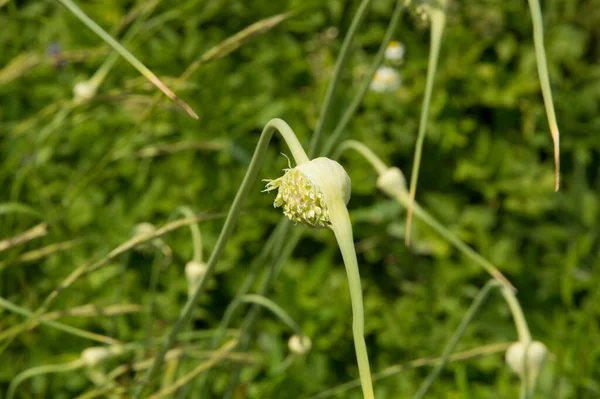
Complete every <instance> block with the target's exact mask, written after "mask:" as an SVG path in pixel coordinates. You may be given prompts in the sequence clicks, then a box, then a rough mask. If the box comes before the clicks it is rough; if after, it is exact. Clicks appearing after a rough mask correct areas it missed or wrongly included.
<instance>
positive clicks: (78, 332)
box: [0, 298, 119, 344]
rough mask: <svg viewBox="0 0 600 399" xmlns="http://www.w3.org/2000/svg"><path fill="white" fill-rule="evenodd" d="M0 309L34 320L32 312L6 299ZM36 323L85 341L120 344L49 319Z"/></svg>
mask: <svg viewBox="0 0 600 399" xmlns="http://www.w3.org/2000/svg"><path fill="white" fill-rule="evenodd" d="M0 307H3V308H5V309H8V310H10V311H11V312H14V313H17V314H19V315H21V316H24V317H28V318H33V317H34V314H33V312H30V311H29V310H27V309H24V308H22V307H20V306H17V305H15V304H14V303H12V302H9V301H7V300H6V299H4V298H0ZM36 321H37V322H38V323H40V324H44V325H46V326H49V327H52V328H55V329H57V330H60V331H63V332H66V333H68V334H71V335H76V336H78V337H81V338H85V339H89V340H92V341H97V342H102V343H105V344H118V343H119V341H117V340H116V339H113V338H110V337H106V336H104V335H100V334H94V333H91V332H88V331H85V330H81V329H79V328H76V327H71V326H68V325H66V324H63V323H60V322H58V321H53V320H48V319H44V318H43V317H40V318H38V319H36Z"/></svg>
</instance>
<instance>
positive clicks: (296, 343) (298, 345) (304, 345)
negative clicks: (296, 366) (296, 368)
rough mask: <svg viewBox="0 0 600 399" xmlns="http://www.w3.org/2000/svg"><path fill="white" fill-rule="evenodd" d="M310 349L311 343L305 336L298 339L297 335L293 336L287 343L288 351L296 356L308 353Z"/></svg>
mask: <svg viewBox="0 0 600 399" xmlns="http://www.w3.org/2000/svg"><path fill="white" fill-rule="evenodd" d="M311 347H312V342H311V341H310V338H308V337H307V336H306V335H304V336H302V337H299V336H298V335H295V334H294V335H292V336H291V337H290V339H289V341H288V348H289V349H290V352H292V353H295V354H296V355H305V354H306V353H308V351H309V350H310V348H311Z"/></svg>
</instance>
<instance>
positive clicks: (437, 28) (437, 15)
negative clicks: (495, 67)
mask: <svg viewBox="0 0 600 399" xmlns="http://www.w3.org/2000/svg"><path fill="white" fill-rule="evenodd" d="M446 1H447V0H440V1H439V4H437V5H435V6H434V5H432V6H430V8H429V10H430V17H431V39H430V40H431V41H430V50H429V67H428V68H427V80H426V83H425V96H424V97H423V105H422V107H421V119H420V120H419V132H418V134H417V143H416V145H415V159H414V161H413V167H412V173H411V176H410V199H411V203H410V204H409V207H408V214H407V217H406V245H407V246H408V245H409V244H410V226H411V220H412V209H413V208H412V202H414V200H415V194H416V192H417V181H418V179H419V167H420V166H421V155H422V153H423V142H424V141H425V131H426V130H427V118H428V116H429V104H430V103H431V93H432V92H433V81H434V78H435V72H436V70H437V64H438V58H439V54H440V45H441V42H442V34H443V32H444V26H445V24H446V10H445V7H446Z"/></svg>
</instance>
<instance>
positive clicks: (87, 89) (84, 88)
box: [73, 80, 96, 101]
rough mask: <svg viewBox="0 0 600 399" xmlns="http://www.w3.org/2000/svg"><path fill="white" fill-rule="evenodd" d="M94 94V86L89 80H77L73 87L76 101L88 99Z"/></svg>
mask: <svg viewBox="0 0 600 399" xmlns="http://www.w3.org/2000/svg"><path fill="white" fill-rule="evenodd" d="M95 95H96V86H95V85H94V84H93V83H92V82H90V81H89V80H86V81H83V82H79V83H77V84H76V85H75V86H74V87H73V96H74V97H75V100H76V101H88V100H90V99H92V98H93V97H94V96H95Z"/></svg>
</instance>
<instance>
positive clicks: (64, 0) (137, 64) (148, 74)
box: [57, 0, 198, 119]
mask: <svg viewBox="0 0 600 399" xmlns="http://www.w3.org/2000/svg"><path fill="white" fill-rule="evenodd" d="M57 1H58V2H59V3H61V4H62V5H63V6H65V7H66V8H67V9H68V10H69V11H71V13H73V15H75V17H77V19H79V20H80V21H81V22H83V23H84V24H85V25H86V26H87V27H88V28H90V29H91V30H92V31H93V32H94V33H95V34H97V35H98V36H100V38H101V39H102V40H104V41H105V42H106V43H107V44H108V45H109V46H111V47H112V48H113V49H114V50H115V51H116V52H118V53H119V54H121V56H122V57H123V58H125V59H126V60H127V62H129V63H130V64H131V65H132V66H133V67H134V68H135V69H137V70H138V71H139V72H140V73H141V74H142V75H144V77H145V78H146V79H148V80H149V81H150V82H151V83H152V84H153V85H155V86H156V87H157V88H158V89H159V90H160V91H162V92H163V93H164V94H165V95H166V96H167V97H169V98H170V99H171V100H173V101H174V102H175V103H177V104H178V105H179V106H180V107H182V108H183V109H184V110H185V111H186V112H187V113H188V114H189V115H190V116H191V117H192V118H194V119H198V115H197V114H196V113H195V112H194V110H192V108H191V107H190V106H189V105H187V104H186V103H185V102H184V101H183V100H181V99H180V98H179V97H177V95H175V93H173V92H172V91H171V89H169V88H168V87H167V86H166V85H165V84H164V83H163V82H161V80H160V79H159V78H158V76H156V75H155V74H154V73H153V72H152V71H151V70H150V69H148V68H147V67H146V66H145V65H144V64H142V62H141V61H140V60H138V59H137V58H136V57H135V56H134V55H133V54H131V53H130V52H129V50H127V49H126V48H125V47H123V46H122V45H121V44H120V43H119V42H118V41H116V40H115V39H114V38H113V37H112V36H111V35H109V34H108V33H107V32H106V31H105V30H104V29H102V28H101V27H100V26H99V25H98V24H96V23H95V22H94V21H93V20H92V19H91V18H90V17H88V16H87V15H86V14H85V13H84V12H83V10H81V8H79V7H78V6H77V5H76V4H75V3H74V2H72V1H71V0H57Z"/></svg>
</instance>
